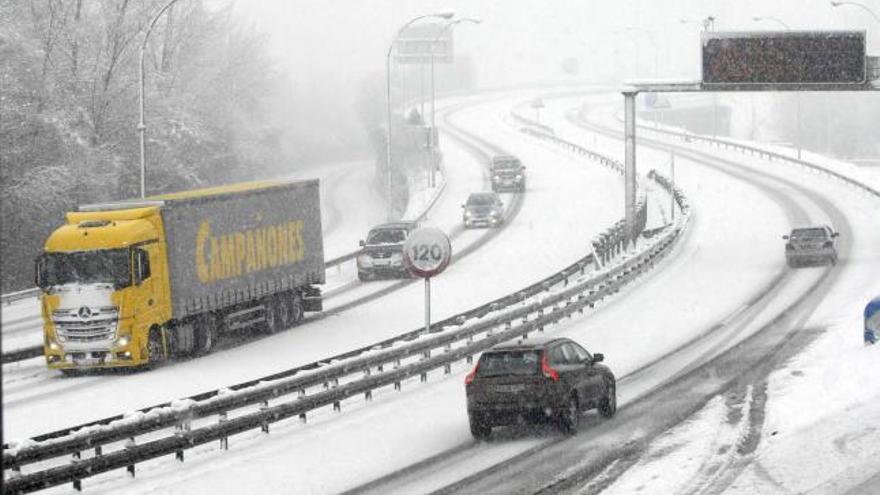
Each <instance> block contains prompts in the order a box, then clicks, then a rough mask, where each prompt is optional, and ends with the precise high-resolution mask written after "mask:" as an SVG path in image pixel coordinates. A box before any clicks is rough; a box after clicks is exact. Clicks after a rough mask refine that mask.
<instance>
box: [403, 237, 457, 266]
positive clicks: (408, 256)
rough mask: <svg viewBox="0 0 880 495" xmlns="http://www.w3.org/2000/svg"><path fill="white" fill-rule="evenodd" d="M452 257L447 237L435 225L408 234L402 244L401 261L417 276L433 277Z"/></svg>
mask: <svg viewBox="0 0 880 495" xmlns="http://www.w3.org/2000/svg"><path fill="white" fill-rule="evenodd" d="M451 258H452V245H451V244H450V243H449V237H447V236H446V234H445V233H444V232H443V231H442V230H440V229H438V228H435V227H424V228H421V229H418V230H416V231H415V232H413V233H412V234H410V235H409V237H408V238H407V240H406V242H405V243H404V244H403V263H404V265H406V269H407V270H409V272H410V273H411V274H413V275H415V276H417V277H423V278H428V277H433V276H434V275H437V274H439V273H440V272H442V271H443V270H444V269H445V268H446V267H447V266H448V265H449V260H450V259H451Z"/></svg>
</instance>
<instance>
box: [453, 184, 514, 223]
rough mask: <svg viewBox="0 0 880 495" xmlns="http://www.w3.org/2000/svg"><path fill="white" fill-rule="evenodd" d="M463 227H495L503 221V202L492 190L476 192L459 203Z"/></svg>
mask: <svg viewBox="0 0 880 495" xmlns="http://www.w3.org/2000/svg"><path fill="white" fill-rule="evenodd" d="M461 207H462V209H463V210H464V211H463V212H462V221H463V222H464V226H465V228H470V227H480V226H482V227H497V226H498V225H500V224H501V222H503V221H504V203H502V202H501V198H500V197H498V194H496V193H494V192H476V193H471V195H470V196H468V199H467V202H466V203H464V204H463V205H461Z"/></svg>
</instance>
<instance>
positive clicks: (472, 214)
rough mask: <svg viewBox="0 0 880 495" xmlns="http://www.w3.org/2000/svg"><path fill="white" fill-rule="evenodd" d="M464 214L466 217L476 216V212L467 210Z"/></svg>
mask: <svg viewBox="0 0 880 495" xmlns="http://www.w3.org/2000/svg"><path fill="white" fill-rule="evenodd" d="M464 216H465V218H470V217H472V216H474V212H472V211H466V212H464Z"/></svg>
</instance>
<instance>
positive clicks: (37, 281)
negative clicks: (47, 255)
mask: <svg viewBox="0 0 880 495" xmlns="http://www.w3.org/2000/svg"><path fill="white" fill-rule="evenodd" d="M45 267H46V260H45V259H44V258H43V257H42V256H39V257H37V259H36V260H34V285H36V286H37V287H39V288H40V289H42V288H44V287H45V280H43V270H44V269H45Z"/></svg>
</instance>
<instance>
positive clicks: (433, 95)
mask: <svg viewBox="0 0 880 495" xmlns="http://www.w3.org/2000/svg"><path fill="white" fill-rule="evenodd" d="M462 22H470V23H473V24H479V23H481V22H483V21H482V19H478V18H471V17H463V18H461V19H456V20H454V21H450V22H447V23H446V25H445V26H443V29H441V30H440V32H439V33H437V37H436V38H434V41H433V43H431V130H430V132H431V136H430V137H429V139H428V157H429V160H430V162H431V163H430V167H431V183H430V186H431V187H434V186H435V185H436V184H435V178H434V168H435V167H434V137H435V136H436V129H437V127H436V126H437V122H436V119H435V118H434V112H435V100H436V99H437V92H436V88H435V86H436V81H435V79H434V47H435V46H437V42H438V41H440V38H442V37H443V35H444V34H445V33H446V31H449V30H451V29H452V28H453V27H455V26H457V25H458V24H461V23H462Z"/></svg>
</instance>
